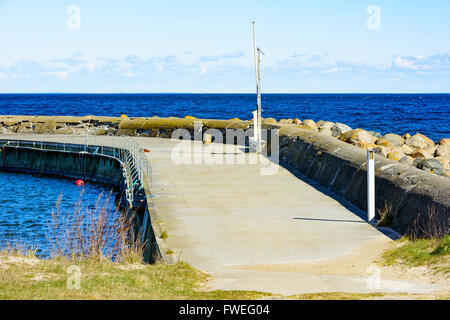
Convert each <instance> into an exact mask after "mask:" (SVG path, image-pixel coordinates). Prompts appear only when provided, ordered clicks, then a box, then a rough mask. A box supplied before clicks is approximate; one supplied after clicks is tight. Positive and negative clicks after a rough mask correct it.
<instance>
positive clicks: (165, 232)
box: [160, 231, 169, 239]
mask: <svg viewBox="0 0 450 320" xmlns="http://www.w3.org/2000/svg"><path fill="white" fill-rule="evenodd" d="M160 238H161V239H167V238H169V234H168V233H167V231H163V232H161V236H160Z"/></svg>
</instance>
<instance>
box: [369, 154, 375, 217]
mask: <svg viewBox="0 0 450 320" xmlns="http://www.w3.org/2000/svg"><path fill="white" fill-rule="evenodd" d="M374 158H375V151H373V150H368V151H367V222H370V221H372V220H373V219H374V218H375V159H374Z"/></svg>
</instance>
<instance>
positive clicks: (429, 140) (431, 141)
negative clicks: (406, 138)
mask: <svg viewBox="0 0 450 320" xmlns="http://www.w3.org/2000/svg"><path fill="white" fill-rule="evenodd" d="M416 135H417V136H419V137H421V138H422V139H423V140H425V141H426V142H427V143H428V145H429V146H434V141H433V140H431V139H430V138H428V137H427V136H426V135H424V134H421V133H416Z"/></svg>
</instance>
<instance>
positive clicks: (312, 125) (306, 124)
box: [302, 119, 317, 131]
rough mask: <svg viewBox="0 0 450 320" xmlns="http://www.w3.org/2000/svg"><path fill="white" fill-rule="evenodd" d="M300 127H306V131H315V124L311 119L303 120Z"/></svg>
mask: <svg viewBox="0 0 450 320" xmlns="http://www.w3.org/2000/svg"><path fill="white" fill-rule="evenodd" d="M302 126H304V127H306V128H307V129H311V130H315V131H316V130H317V125H316V123H315V122H314V120H311V119H306V120H303V122H302Z"/></svg>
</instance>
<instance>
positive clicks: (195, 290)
mask: <svg viewBox="0 0 450 320" xmlns="http://www.w3.org/2000/svg"><path fill="white" fill-rule="evenodd" d="M70 266H76V267H78V268H79V270H80V275H81V276H80V289H69V288H68V286H67V281H68V279H69V278H70V277H71V276H72V275H73V274H71V273H70V269H69V267H70ZM0 271H1V272H0V299H152V300H161V299H170V300H177V299H192V300H197V299H202V300H203V299H214V300H222V299H225V300H226V299H237V300H241V299H258V298H263V297H267V296H269V295H268V294H264V293H258V292H252V291H206V290H204V289H203V285H204V284H205V283H206V281H207V279H208V276H207V275H205V274H204V273H202V272H200V271H197V270H195V269H193V268H191V267H190V266H189V265H187V264H185V263H177V264H174V265H168V264H155V265H149V264H142V263H126V262H111V261H110V260H108V259H104V260H98V259H90V258H82V259H80V260H69V259H67V258H62V257H60V258H52V259H49V260H38V259H35V258H32V257H25V256H18V255H10V254H6V253H1V254H0ZM68 272H69V273H68Z"/></svg>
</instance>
